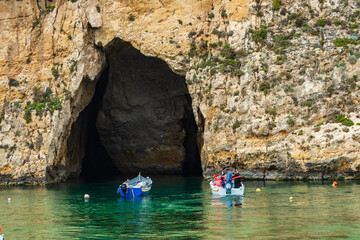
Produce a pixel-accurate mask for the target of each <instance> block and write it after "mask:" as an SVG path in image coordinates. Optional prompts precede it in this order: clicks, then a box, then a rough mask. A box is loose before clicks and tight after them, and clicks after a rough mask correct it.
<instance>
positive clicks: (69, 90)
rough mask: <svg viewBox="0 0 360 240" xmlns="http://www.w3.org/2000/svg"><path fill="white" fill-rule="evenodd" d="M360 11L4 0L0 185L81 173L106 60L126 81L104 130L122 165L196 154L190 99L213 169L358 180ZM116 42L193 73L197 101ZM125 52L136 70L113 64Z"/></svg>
mask: <svg viewBox="0 0 360 240" xmlns="http://www.w3.org/2000/svg"><path fill="white" fill-rule="evenodd" d="M359 9H360V6H359V2H358V1H355V0H350V1H341V0H324V1H317V0H316V1H315V0H305V1H300V0H291V1H290V0H281V1H277V0H273V1H270V0H268V1H259V0H254V1H253V0H238V1H217V0H214V1H210V0H205V1H197V0H187V1H185V2H184V1H175V0H169V1H156V0H146V1H143V0H137V1H113V0H88V1H85V0H77V1H76V0H75V1H60V0H58V1H56V0H53V1H44V0H42V1H39V2H38V1H35V0H23V1H10V2H9V1H0V13H1V18H0V20H1V23H2V24H0V32H1V33H2V34H1V35H0V40H1V42H2V44H1V45H0V95H1V96H2V101H1V103H0V109H1V111H2V113H1V116H0V117H1V123H0V127H1V132H0V146H1V148H0V179H1V183H2V184H12V183H32V182H44V181H47V182H52V181H61V180H64V179H66V178H68V177H69V176H76V175H78V174H80V172H81V171H82V158H83V156H85V155H86V154H85V152H86V151H85V148H86V142H87V141H88V140H86V139H87V137H86V136H89V135H87V133H86V131H85V133H84V130H81V129H87V127H86V125H84V124H82V122H87V120H86V119H82V114H80V113H81V112H82V111H83V110H84V109H85V107H86V106H87V105H88V104H89V103H90V101H91V99H92V97H93V96H94V93H95V90H96V84H97V82H98V81H99V79H100V81H101V78H100V77H101V76H102V73H103V71H104V70H105V69H106V67H107V62H108V65H109V69H110V70H111V71H114V73H115V74H116V75H118V76H120V78H116V79H117V80H119V81H117V80H116V79H115V78H112V73H110V80H109V86H114V87H113V88H111V89H109V90H106V93H105V95H104V101H103V105H102V108H101V110H100V112H99V114H98V123H97V129H98V132H99V134H100V138H101V142H102V144H103V145H104V148H105V149H106V151H107V152H108V154H109V155H110V157H111V158H112V160H114V159H118V160H115V161H114V163H115V164H116V165H117V166H118V167H127V168H130V167H133V166H135V167H149V168H152V169H153V170H154V172H155V171H159V172H162V173H165V172H167V171H169V170H170V171H175V172H178V169H180V168H179V167H180V166H181V165H182V164H184V163H183V162H184V158H185V159H186V157H184V156H186V154H188V155H189V152H194V154H195V152H196V151H194V150H189V151H185V149H186V147H185V148H184V143H185V142H187V144H188V145H194V144H190V143H191V142H193V141H194V140H189V139H188V138H187V136H188V134H187V133H186V130H185V128H182V127H183V126H184V125H191V124H187V123H186V122H191V116H190V117H189V116H188V115H189V113H188V111H187V110H186V108H187V107H184V103H189V102H192V110H193V114H194V116H195V120H196V124H197V128H198V129H197V130H196V129H195V130H194V129H192V130H187V131H189V132H191V134H194V133H195V132H196V133H197V146H198V149H199V151H200V158H201V164H202V170H203V173H204V175H205V176H207V175H211V174H212V173H214V172H215V171H218V170H219V169H221V168H223V167H229V166H231V167H237V168H239V169H240V170H241V171H242V175H243V176H246V177H249V178H260V179H288V178H290V179H298V178H299V179H308V178H311V179H312V178H314V179H319V178H330V177H346V178H358V177H359V166H360V159H359V151H358V149H359V147H360V142H359V141H360V140H359V131H360V126H359V125H358V124H357V123H360V115H358V110H359V93H360V92H359V85H358V75H359V69H360V68H359V64H360V63H359V61H358V58H359V57H360V49H359V40H358V35H357V31H358V28H359V25H358V22H359V20H360V19H359V18H360V12H359V11H360V10H359ZM115 39H121V41H120V42H122V41H125V42H128V43H130V44H131V45H132V46H133V47H134V48H136V49H138V50H140V52H141V53H142V54H143V55H145V56H147V57H155V58H157V59H159V60H155V59H153V60H154V61H157V62H159V65H157V66H165V63H161V61H160V60H162V61H164V62H166V63H167V65H168V66H169V67H170V69H171V70H172V71H173V72H174V73H176V74H178V75H180V76H182V77H185V79H186V84H187V88H188V91H189V94H190V97H191V99H188V98H187V97H186V94H187V91H185V89H184V84H183V83H182V84H180V82H181V81H180V80H178V81H179V83H176V84H175V83H174V84H171V85H172V86H173V87H176V86H178V87H179V88H174V89H172V90H171V89H166V88H165V91H160V90H159V89H160V86H159V85H162V86H161V87H162V88H164V84H162V83H161V82H159V81H157V80H158V78H156V79H153V76H154V75H155V76H158V75H157V74H160V73H159V72H157V71H153V69H152V68H151V66H152V65H151V64H149V65H148V64H147V63H146V64H145V63H144V64H143V65H144V66H141V67H144V68H143V69H144V72H141V71H140V69H141V68H137V66H136V63H134V62H135V58H136V57H134V58H131V59H127V60H124V59H121V57H119V58H116V57H114V58H116V59H115V60H113V61H111V58H112V57H111V54H109V52H107V51H109V49H113V51H114V53H116V51H115V50H116V49H117V48H116V46H113V44H114V43H116V41H117V40H115ZM115 45H117V44H115ZM118 47H120V45H119V46H118ZM129 49H130V50H129V51H135V50H132V49H131V48H129ZM119 54H120V53H119ZM119 56H121V54H120V55H119ZM131 56H134V55H131ZM139 58H140V57H139ZM141 58H142V57H141ZM116 61H118V62H120V63H122V65H124V66H129V67H128V68H125V69H123V70H121V72H122V73H123V72H124V73H126V74H120V73H119V72H117V71H118V70H116V69H117V68H113V67H112V64H114V63H115V62H116ZM149 66H150V67H149ZM159 68H161V69H164V71H162V73H164V72H166V71H167V70H165V69H166V68H165V67H159ZM111 71H110V72H111ZM162 73H161V74H162ZM131 74H134V75H131ZM166 74H167V75H166V76H170V75H171V74H170V73H166ZM129 75H131V76H129ZM142 75H143V76H145V77H146V79H147V80H148V81H141V79H142V78H140V77H139V76H142ZM149 76H150V77H151V78H148V77H149ZM161 76H163V75H161ZM159 77H160V75H159ZM111 79H112V80H111ZM129 79H133V80H134V81H135V82H132V81H130V82H128V80H129ZM159 79H160V78H159ZM162 79H167V77H165V78H162ZM170 79H183V78H181V77H179V76H176V75H173V77H170ZM113 80H114V81H113ZM149 81H153V84H149V83H150V82H149ZM174 81H175V80H174ZM175 82H176V81H175ZM134 85H136V86H135V87H136V88H138V89H139V90H140V89H142V90H145V91H143V93H142V95H143V96H137V95H136V93H133V92H134V90H137V89H134ZM156 86H158V87H156ZM162 90H164V89H162ZM112 91H114V92H112ZM147 91H153V92H154V93H158V94H157V95H156V94H149V92H147ZM129 93H132V94H130V95H131V96H132V97H131V98H130V99H129V101H130V102H128V100H126V99H124V98H126V97H129V95H128V94H129ZM164 93H169V95H166V97H165V95H163V94H164ZM113 94H116V95H117V96H118V98H114V96H113ZM180 95H181V96H182V97H181V100H179V101H175V102H176V104H175V105H174V109H176V111H174V112H172V110H171V111H170V112H171V114H165V112H169V108H167V107H165V108H162V106H165V105H163V104H161V102H162V101H163V102H167V103H171V104H172V103H175V102H174V100H173V99H174V98H178V97H179V96H180ZM160 96H164V98H165V99H161V98H157V97H160ZM184 96H185V98H184ZM144 99H148V101H149V104H148V102H147V101H145V100H144ZM119 100H120V101H119ZM178 103H181V104H179V105H177V104H178ZM117 105H118V106H119V108H116V106H117ZM129 106H131V107H134V106H140V107H139V109H142V110H139V112H137V113H136V111H135V109H136V107H135V108H132V110H129ZM149 106H150V107H149ZM167 106H168V105H167ZM146 111H150V112H149V113H147V115H146V116H145V114H144V112H146ZM159 111H160V112H161V114H163V115H161V114H159V113H158V112H159ZM112 112H114V113H115V114H112ZM120 113H121V114H120ZM175 113H176V114H175ZM79 115H80V118H79ZM134 116H136V117H134ZM139 116H141V117H139ZM160 116H164V119H165V120H164V121H163V122H162V121H158V119H159V118H160ZM179 119H183V121H182V122H181V123H178V124H174V122H173V121H175V120H177V121H178V120H179ZM189 119H190V120H189ZM142 121H145V125H141V124H140V125H141V126H139V127H138V125H139V123H142ZM149 122H150V123H151V126H149V127H145V126H146V124H150V123H149ZM119 123H121V124H125V123H126V124H128V126H127V128H122V127H121V126H119ZM160 123H164V125H161V124H160ZM126 124H125V125H126ZM166 124H168V125H166ZM179 126H180V127H179ZM133 127H134V129H132V130H133V131H134V132H132V131H129V130H130V129H131V128H133ZM190 128H191V127H190ZM190 128H188V129H190ZM109 129H114V132H116V133H117V136H119V135H121V136H129V134H131V133H135V132H137V133H139V134H144V137H145V138H146V141H149V142H148V143H149V144H144V142H142V141H140V139H137V140H136V141H134V142H128V141H126V140H124V139H125V138H124V139H119V138H115V140H114V138H111V136H114V135H112V134H114V132H112V131H109ZM144 129H146V132H145V133H144ZM160 129H161V130H160ZM152 131H154V132H153V133H152ZM161 131H162V132H163V133H167V134H166V135H163V136H162V137H161V134H160V132H161ZM191 134H189V135H191ZM149 136H151V138H149ZM164 136H165V137H164ZM84 139H85V140H84ZM131 139H136V138H131ZM152 140H154V141H152ZM182 141H184V143H182V144H181V142H182ZM118 143H120V144H118ZM119 145H121V146H119ZM181 145H183V146H181ZM152 146H153V148H154V149H155V151H153V149H151V147H152ZM190 155H191V154H190ZM160 156H161V157H160ZM130 159H133V160H134V161H133V162H132V161H131V160H130ZM154 159H161V160H159V161H157V162H154ZM100 164H101V163H100Z"/></svg>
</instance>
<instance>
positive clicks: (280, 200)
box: [0, 176, 360, 240]
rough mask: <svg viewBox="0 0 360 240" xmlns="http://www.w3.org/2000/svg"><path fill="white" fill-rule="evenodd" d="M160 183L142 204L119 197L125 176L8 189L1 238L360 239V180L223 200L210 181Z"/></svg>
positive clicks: (252, 189) (267, 186)
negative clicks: (334, 185) (118, 193)
mask: <svg viewBox="0 0 360 240" xmlns="http://www.w3.org/2000/svg"><path fill="white" fill-rule="evenodd" d="M152 179H153V188H152V190H151V192H150V194H149V196H146V197H143V198H139V199H122V198H119V197H117V195H116V190H117V187H118V185H119V184H120V183H121V182H122V181H124V180H126V179H125V178H118V179H112V180H101V181H100V180H96V181H89V180H77V181H70V182H67V183H61V184H54V185H49V186H44V187H43V188H41V187H40V186H35V187H34V186H33V187H29V186H25V187H0V225H1V227H2V232H1V233H2V234H4V235H5V239H6V240H10V239H16V240H17V239H345V238H346V239H359V238H360V197H359V196H360V182H359V181H338V187H337V188H334V187H332V186H331V182H330V181H324V182H321V181H312V182H272V181H268V182H262V181H245V182H244V184H245V186H246V189H245V196H244V197H243V198H240V197H220V198H219V197H214V196H212V194H211V190H210V188H209V184H208V182H206V181H204V180H203V179H202V178H190V177H179V176H172V177H171V176H158V177H153V178H152ZM257 188H260V189H261V191H260V192H257V191H256V189H257ZM84 194H89V195H90V199H84ZM289 197H292V198H293V200H292V201H291V200H289ZM8 198H11V199H10V201H9V200H8Z"/></svg>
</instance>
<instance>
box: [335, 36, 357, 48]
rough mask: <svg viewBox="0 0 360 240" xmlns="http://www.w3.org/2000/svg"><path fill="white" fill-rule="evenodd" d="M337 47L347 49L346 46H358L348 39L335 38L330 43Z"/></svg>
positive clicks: (355, 42)
mask: <svg viewBox="0 0 360 240" xmlns="http://www.w3.org/2000/svg"><path fill="white" fill-rule="evenodd" d="M332 42H333V43H334V44H335V46H337V47H347V45H348V44H358V42H357V41H354V40H351V39H348V38H337V39H335V40H333V41H332Z"/></svg>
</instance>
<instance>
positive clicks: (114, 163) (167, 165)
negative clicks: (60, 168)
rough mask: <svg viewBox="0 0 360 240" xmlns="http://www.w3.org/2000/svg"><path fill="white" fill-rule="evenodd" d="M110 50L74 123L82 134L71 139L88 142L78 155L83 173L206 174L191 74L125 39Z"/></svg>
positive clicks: (108, 174)
mask: <svg viewBox="0 0 360 240" xmlns="http://www.w3.org/2000/svg"><path fill="white" fill-rule="evenodd" d="M104 51H105V52H106V56H107V67H106V69H105V70H104V71H103V73H102V76H101V78H100V80H99V81H98V83H97V86H96V91H95V94H94V97H93V99H92V101H91V102H90V104H89V105H88V106H87V107H86V108H85V109H84V111H83V112H82V113H81V114H80V116H79V119H78V120H77V122H76V123H74V125H73V129H72V135H77V136H82V137H75V138H74V137H73V138H72V140H71V142H70V143H69V142H68V146H69V145H71V146H73V145H74V144H75V145H76V144H77V145H78V146H81V145H84V146H83V147H82V148H83V150H82V151H83V152H84V154H78V155H77V158H78V160H77V161H79V160H80V161H81V165H82V167H81V168H82V171H81V176H83V177H90V178H93V177H105V176H114V175H124V174H134V173H137V172H138V171H141V172H142V173H144V174H182V175H201V173H202V169H201V161H200V156H199V151H198V146H197V140H196V136H197V131H198V128H197V125H196V122H195V117H194V114H193V110H192V102H191V97H190V94H189V92H188V89H187V86H186V83H185V78H184V77H182V76H180V75H177V74H175V73H174V72H172V71H171V69H170V68H169V67H168V65H167V64H166V63H165V62H164V61H162V60H160V59H158V58H154V57H146V56H144V55H143V54H141V53H140V51H138V50H137V49H135V48H133V47H132V46H131V44H130V43H128V42H124V41H122V40H120V39H115V40H113V41H112V42H111V43H110V44H109V45H108V46H107V47H106V48H105V49H104ZM74 139H78V140H74ZM75 141H83V142H79V143H75ZM73 155H74V156H73V157H72V158H73V159H70V161H72V162H74V158H76V157H75V155H76V154H73ZM80 158H81V159H80ZM77 164H78V165H79V163H77Z"/></svg>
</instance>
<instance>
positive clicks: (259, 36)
mask: <svg viewBox="0 0 360 240" xmlns="http://www.w3.org/2000/svg"><path fill="white" fill-rule="evenodd" d="M267 34H268V32H267V29H266V27H261V28H260V29H259V30H255V31H253V33H252V35H251V37H252V39H253V40H254V41H255V42H257V43H259V42H262V41H264V40H265V39H266V38H267Z"/></svg>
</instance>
